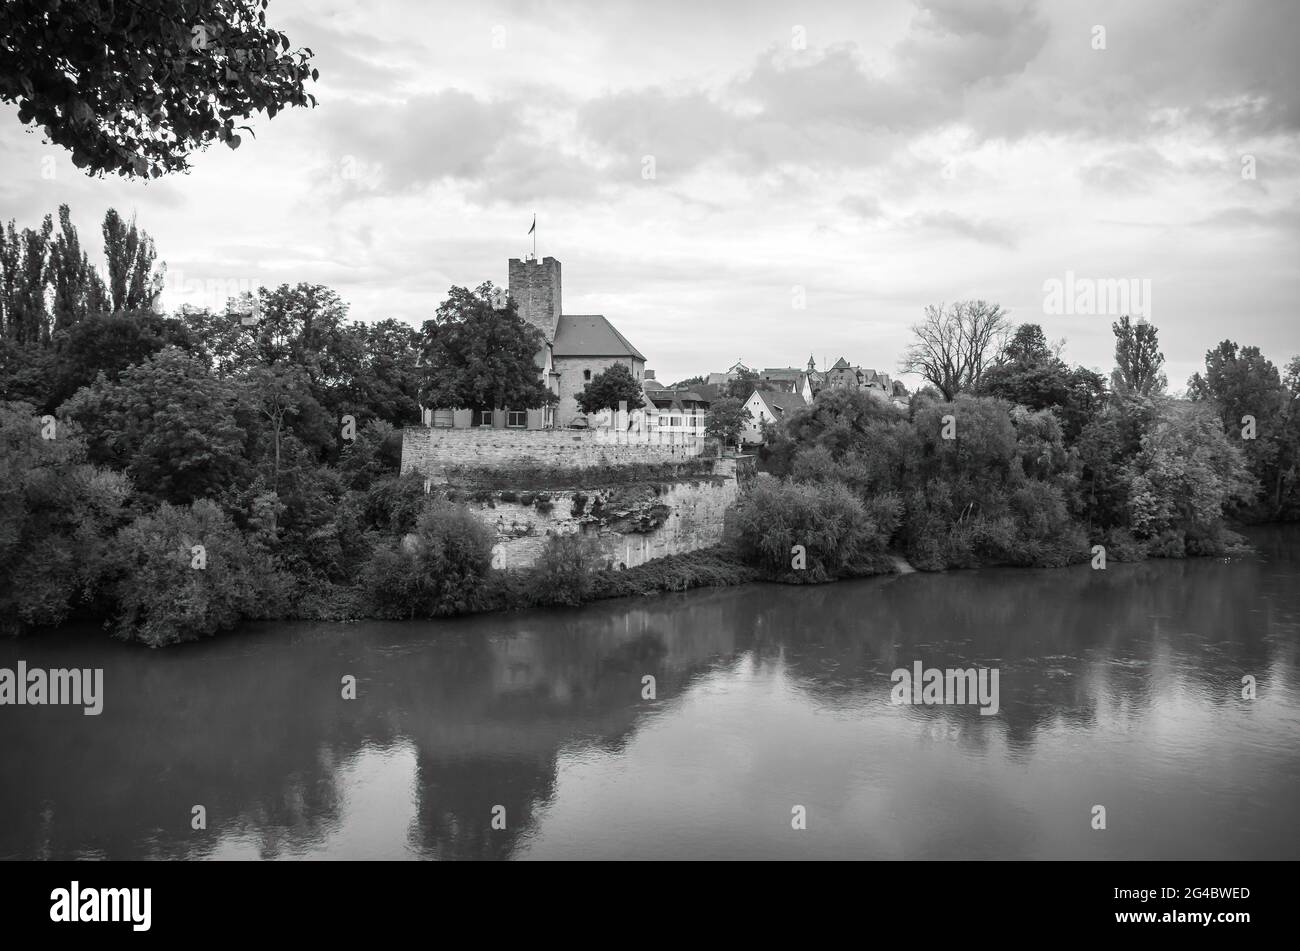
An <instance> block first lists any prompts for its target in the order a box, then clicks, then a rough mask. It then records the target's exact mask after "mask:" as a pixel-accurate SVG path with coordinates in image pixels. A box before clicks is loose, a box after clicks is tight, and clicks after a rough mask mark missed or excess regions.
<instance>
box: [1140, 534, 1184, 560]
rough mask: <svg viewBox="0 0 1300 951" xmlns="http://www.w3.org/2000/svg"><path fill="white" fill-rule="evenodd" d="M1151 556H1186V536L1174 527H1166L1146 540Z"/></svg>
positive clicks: (1148, 552)
mask: <svg viewBox="0 0 1300 951" xmlns="http://www.w3.org/2000/svg"><path fill="white" fill-rule="evenodd" d="M1147 554H1148V555H1149V556H1150V557H1152V558H1186V557H1187V536H1186V535H1185V534H1184V533H1183V532H1181V531H1180V530H1178V529H1176V528H1171V529H1167V530H1166V531H1163V532H1161V533H1160V534H1159V535H1157V536H1156V537H1155V538H1152V539H1150V540H1149V541H1148V542H1147Z"/></svg>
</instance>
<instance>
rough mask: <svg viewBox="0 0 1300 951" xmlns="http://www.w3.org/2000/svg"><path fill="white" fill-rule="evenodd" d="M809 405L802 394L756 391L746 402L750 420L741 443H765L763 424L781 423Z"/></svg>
mask: <svg viewBox="0 0 1300 951" xmlns="http://www.w3.org/2000/svg"><path fill="white" fill-rule="evenodd" d="M807 405H808V401H807V400H805V399H804V397H803V394H802V393H787V392H786V391H785V390H755V391H754V392H753V393H750V394H749V399H747V400H745V409H747V410H749V419H747V420H746V421H745V428H744V429H743V430H742V431H741V434H740V439H741V442H746V443H753V444H757V443H761V442H762V441H763V424H764V423H779V422H780V421H781V420H783V419H785V417H786V416H787V415H788V414H789V413H792V412H793V411H794V410H796V409H800V408H802V407H804V406H807Z"/></svg>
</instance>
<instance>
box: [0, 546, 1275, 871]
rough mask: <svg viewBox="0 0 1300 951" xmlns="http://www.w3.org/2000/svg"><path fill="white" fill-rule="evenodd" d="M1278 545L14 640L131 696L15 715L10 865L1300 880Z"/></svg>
mask: <svg viewBox="0 0 1300 951" xmlns="http://www.w3.org/2000/svg"><path fill="white" fill-rule="evenodd" d="M1252 537H1253V538H1254V539H1255V540H1256V543H1257V545H1258V554H1257V555H1256V556H1252V557H1249V558H1244V559H1237V560H1230V561H1224V560H1208V559H1206V560H1191V561H1185V562H1168V561H1160V562H1148V563H1146V564H1140V565H1117V564H1112V565H1111V566H1110V567H1109V568H1108V569H1107V570H1105V571H1093V570H1091V569H1090V568H1088V567H1087V566H1082V567H1078V568H1071V569H1062V570H1042V571H1038V570H1021V569H988V570H981V571H971V572H955V573H951V574H945V575H926V574H914V575H907V576H901V577H892V578H878V579H869V580H865V581H858V582H848V583H840V584H836V585H827V586H819V587H801V588H795V587H786V586H778V585H751V586H747V587H743V588H734V589H719V590H708V591H702V592H692V593H688V594H682V595H671V596H666V597H661V598H652V599H642V600H626V601H612V602H604V603H601V604H598V605H594V606H588V607H585V608H581V609H575V610H565V611H553V612H532V613H526V614H515V615H493V616H481V617H474V618H468V619H462V620H450V621H439V622H411V623H401V624H397V623H362V624H328V625H323V624H322V625H313V624H301V623H296V624H283V625H259V626H254V627H249V628H246V629H243V630H241V631H239V632H238V633H235V634H228V635H223V636H219V637H218V638H215V639H210V640H207V641H205V642H202V643H199V644H195V645H189V646H184V647H180V648H172V649H166V650H161V651H149V650H147V649H144V648H137V647H133V646H128V645H123V644H120V643H117V642H115V641H112V640H110V639H108V638H107V637H106V636H105V635H102V634H99V633H97V632H91V633H90V634H87V633H86V632H85V631H80V632H76V631H68V632H56V633H54V634H47V635H41V636H36V637H30V638H26V639H22V640H16V641H0V666H2V667H9V668H13V667H14V666H15V665H16V663H17V661H18V660H19V659H23V660H25V661H26V662H27V663H28V665H29V666H39V667H46V668H55V667H71V666H77V667H102V668H104V671H105V673H104V680H105V687H104V691H105V700H104V711H103V713H102V714H101V715H100V716H98V717H88V716H83V715H82V712H81V709H80V708H77V707H30V706H24V707H12V706H6V707H0V751H2V752H0V756H2V757H3V776H2V777H0V857H5V858H47V857H48V858H79V857H95V858H113V859H126V858H173V857H187V858H437V859H464V858H475V859H479V858H520V859H528V858H538V859H555V858H778V857H785V858H876V859H916V858H989V859H991V858H1076V857H1077V858H1087V859H1140V858H1161V859H1175V858H1291V859H1294V858H1300V677H1297V643H1298V634H1300V530H1295V529H1291V530H1286V529H1277V530H1267V531H1261V532H1257V533H1254V535H1253V536H1252ZM917 660H920V661H922V662H923V663H924V664H925V666H927V667H930V666H935V667H970V666H987V667H996V668H998V670H999V671H1000V681H999V686H1000V701H1001V709H1000V711H999V713H998V714H997V715H996V716H980V715H979V713H978V709H977V708H976V707H973V706H966V707H954V706H948V707H912V706H896V705H893V704H892V703H891V702H890V686H891V684H890V679H889V678H890V672H891V671H892V670H894V669H895V668H898V667H910V666H911V665H912V663H913V662H914V661H917ZM345 675H352V676H355V677H356V679H357V694H358V695H357V699H356V700H351V701H349V700H344V699H342V697H341V692H342V687H341V678H343V677H344V676H345ZM1246 675H1249V676H1252V677H1254V678H1255V680H1256V683H1257V685H1258V686H1257V690H1258V695H1257V699H1255V700H1253V701H1249V700H1243V699H1242V697H1241V691H1242V684H1241V680H1242V677H1243V676H1246ZM646 676H652V677H654V678H655V688H656V699H654V700H645V699H642V691H643V678H644V677H646ZM195 804H201V805H203V806H204V807H205V809H206V812H207V828H206V829H205V830H197V831H196V830H193V829H192V828H191V809H192V807H193V806H194V805H195ZM1098 804H1100V805H1104V806H1105V809H1106V818H1107V828H1106V830H1105V831H1095V830H1093V829H1092V828H1091V824H1090V823H1091V816H1092V813H1091V810H1092V808H1093V806H1094V805H1098ZM795 806H802V807H803V808H804V810H806V815H807V828H806V829H805V830H801V831H800V830H794V829H792V828H791V818H792V809H793V808H794V807H795ZM494 807H502V808H503V809H504V817H505V825H506V828H505V829H504V830H499V829H493V828H492V820H493V811H494ZM500 811H501V810H499V809H498V810H497V813H498V814H500Z"/></svg>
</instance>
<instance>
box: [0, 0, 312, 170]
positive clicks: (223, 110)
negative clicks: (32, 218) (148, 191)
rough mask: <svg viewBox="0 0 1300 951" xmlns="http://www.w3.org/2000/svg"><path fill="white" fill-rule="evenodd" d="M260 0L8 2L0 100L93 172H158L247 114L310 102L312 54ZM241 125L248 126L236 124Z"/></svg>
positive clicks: (227, 136) (185, 160) (1, 12)
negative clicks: (273, 21) (296, 46)
mask: <svg viewBox="0 0 1300 951" xmlns="http://www.w3.org/2000/svg"><path fill="white" fill-rule="evenodd" d="M266 6H267V3H266V0H184V2H180V3H168V4H152V5H150V7H149V8H148V9H141V8H140V5H139V4H137V3H120V2H114V0H79V2H77V3H68V2H61V0H6V2H5V4H4V5H3V6H2V7H0V64H3V65H2V66H0V100H4V101H6V102H13V103H16V104H17V106H18V121H19V122H22V123H24V124H30V125H35V126H39V127H41V128H42V129H43V130H44V132H45V134H46V135H47V136H48V137H49V139H50V141H51V142H53V143H54V144H55V145H58V146H61V147H63V148H66V149H68V150H69V151H70V152H71V153H72V162H73V164H74V165H76V166H77V167H78V168H84V169H86V170H87V172H89V173H92V174H102V173H105V172H113V173H118V174H121V175H123V176H126V177H133V176H147V177H158V176H160V175H162V174H163V173H165V172H177V171H184V170H186V169H188V168H189V157H190V155H191V153H193V152H194V151H195V150H199V149H204V148H206V147H207V146H208V145H209V144H211V143H212V142H216V141H222V142H225V143H226V144H227V145H228V146H230V147H231V148H237V147H238V146H239V144H240V136H239V135H238V134H237V133H236V132H235V123H236V121H237V120H239V119H247V118H249V117H250V116H252V114H253V113H254V112H257V111H264V112H266V114H267V116H268V117H270V118H274V117H275V114H276V113H277V112H278V111H279V110H281V109H283V108H284V107H286V106H306V105H308V104H309V103H310V104H311V105H312V106H315V104H316V98H315V97H314V96H312V95H311V94H309V93H307V92H306V90H305V88H304V86H305V84H306V82H307V80H308V79H309V78H310V79H312V80H315V79H316V70H315V69H313V68H311V65H310V59H311V57H312V55H313V54H312V51H311V50H310V49H306V50H295V51H293V52H290V51H289V45H290V44H289V38H288V37H287V36H285V35H284V34H283V33H281V32H279V31H277V30H273V29H270V28H268V27H267V25H266V13H265V12H264V11H265V10H266ZM239 128H241V129H247V128H248V126H246V125H241V126H239Z"/></svg>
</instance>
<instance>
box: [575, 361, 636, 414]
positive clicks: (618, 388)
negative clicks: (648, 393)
mask: <svg viewBox="0 0 1300 951" xmlns="http://www.w3.org/2000/svg"><path fill="white" fill-rule="evenodd" d="M577 400H578V409H580V410H582V411H583V412H584V413H599V412H600V411H601V410H602V409H618V404H619V403H621V402H624V401H626V402H627V408H628V409H640V408H641V407H642V406H644V405H645V399H644V398H643V396H642V390H641V384H640V383H639V382H637V381H636V380H635V379H634V378H633V377H632V371H631V370H629V369H628V368H627V367H625V366H623V364H621V363H616V364H614V365H613V366H612V367H610V368H609V369H608V370H605V371H603V372H601V373H597V374H596V375H595V376H594V377H592V378H591V379H590V380H589V381H588V382H587V385H586V386H584V387H583V388H582V392H581V393H579V394H578V396H577Z"/></svg>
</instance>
